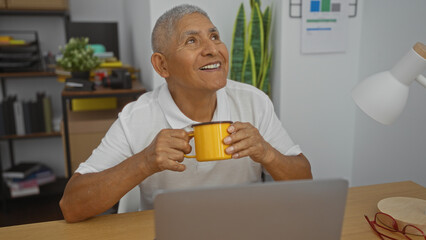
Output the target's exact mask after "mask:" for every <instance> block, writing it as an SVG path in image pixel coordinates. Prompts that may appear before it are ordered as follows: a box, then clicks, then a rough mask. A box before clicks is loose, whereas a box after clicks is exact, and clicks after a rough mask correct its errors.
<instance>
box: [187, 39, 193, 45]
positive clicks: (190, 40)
mask: <svg viewBox="0 0 426 240" xmlns="http://www.w3.org/2000/svg"><path fill="white" fill-rule="evenodd" d="M186 43H187V44H191V43H195V39H193V38H191V39H188V40H187V41H186Z"/></svg>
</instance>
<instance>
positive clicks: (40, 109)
mask: <svg viewBox="0 0 426 240" xmlns="http://www.w3.org/2000/svg"><path fill="white" fill-rule="evenodd" d="M44 97H45V93H44V92H37V98H36V99H37V100H36V105H37V111H36V112H37V124H38V126H37V127H38V132H46V129H45V126H44V110H43V98H44Z"/></svg>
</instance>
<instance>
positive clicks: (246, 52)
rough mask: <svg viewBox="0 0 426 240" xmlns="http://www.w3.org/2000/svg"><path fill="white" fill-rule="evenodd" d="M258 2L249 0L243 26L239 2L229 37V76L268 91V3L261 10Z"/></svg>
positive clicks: (269, 56) (242, 5)
mask: <svg viewBox="0 0 426 240" xmlns="http://www.w3.org/2000/svg"><path fill="white" fill-rule="evenodd" d="M260 5H261V1H260V0H250V6H251V16H250V21H249V24H248V27H247V28H246V16H245V10H244V4H243V3H241V5H240V8H239V10H238V13H237V17H236V19H235V24H234V33H233V37H232V46H231V71H230V78H231V79H233V80H236V81H240V82H245V83H248V84H252V85H253V86H255V87H257V88H259V89H261V90H262V91H264V92H265V93H266V94H268V95H269V94H270V92H271V91H270V90H271V86H270V81H269V72H270V69H271V59H272V51H271V49H270V48H269V41H270V32H271V31H270V30H271V18H272V7H269V6H268V7H267V8H266V9H265V11H264V12H263V13H262V11H261V9H260Z"/></svg>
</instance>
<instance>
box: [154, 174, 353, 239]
mask: <svg viewBox="0 0 426 240" xmlns="http://www.w3.org/2000/svg"><path fill="white" fill-rule="evenodd" d="M347 189H348V182H347V181H346V180H343V179H329V180H315V181H314V180H303V181H282V182H267V183H256V184H250V185H238V186H228V187H215V188H202V189H191V190H183V191H168V192H163V193H160V194H158V195H157V197H156V198H155V200H154V209H155V231H156V239H157V240H172V239H173V240H180V239H182V240H183V239H184V240H192V239H196V240H228V239H232V240H236V239H244V240H252V239H253V240H254V239H256V240H259V239H268V240H274V239H280V240H282V239H298V240H305V239H306V240H307V239H309V240H312V239H327V240H334V239H340V235H341V229H342V223H343V215H344V211H345V204H346V194H347Z"/></svg>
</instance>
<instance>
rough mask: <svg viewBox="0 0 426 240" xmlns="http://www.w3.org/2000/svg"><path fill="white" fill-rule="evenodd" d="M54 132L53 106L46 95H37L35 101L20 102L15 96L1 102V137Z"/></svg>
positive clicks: (40, 93)
mask: <svg viewBox="0 0 426 240" xmlns="http://www.w3.org/2000/svg"><path fill="white" fill-rule="evenodd" d="M52 131H53V127H52V104H51V100H50V97H49V96H46V95H45V94H44V93H42V92H39V93H37V96H36V100H35V101H19V100H18V99H17V97H16V95H15V96H8V97H7V98H5V99H3V100H2V101H1V102H0V137H1V136H5V135H26V134H31V133H39V132H47V133H49V132H52Z"/></svg>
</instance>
